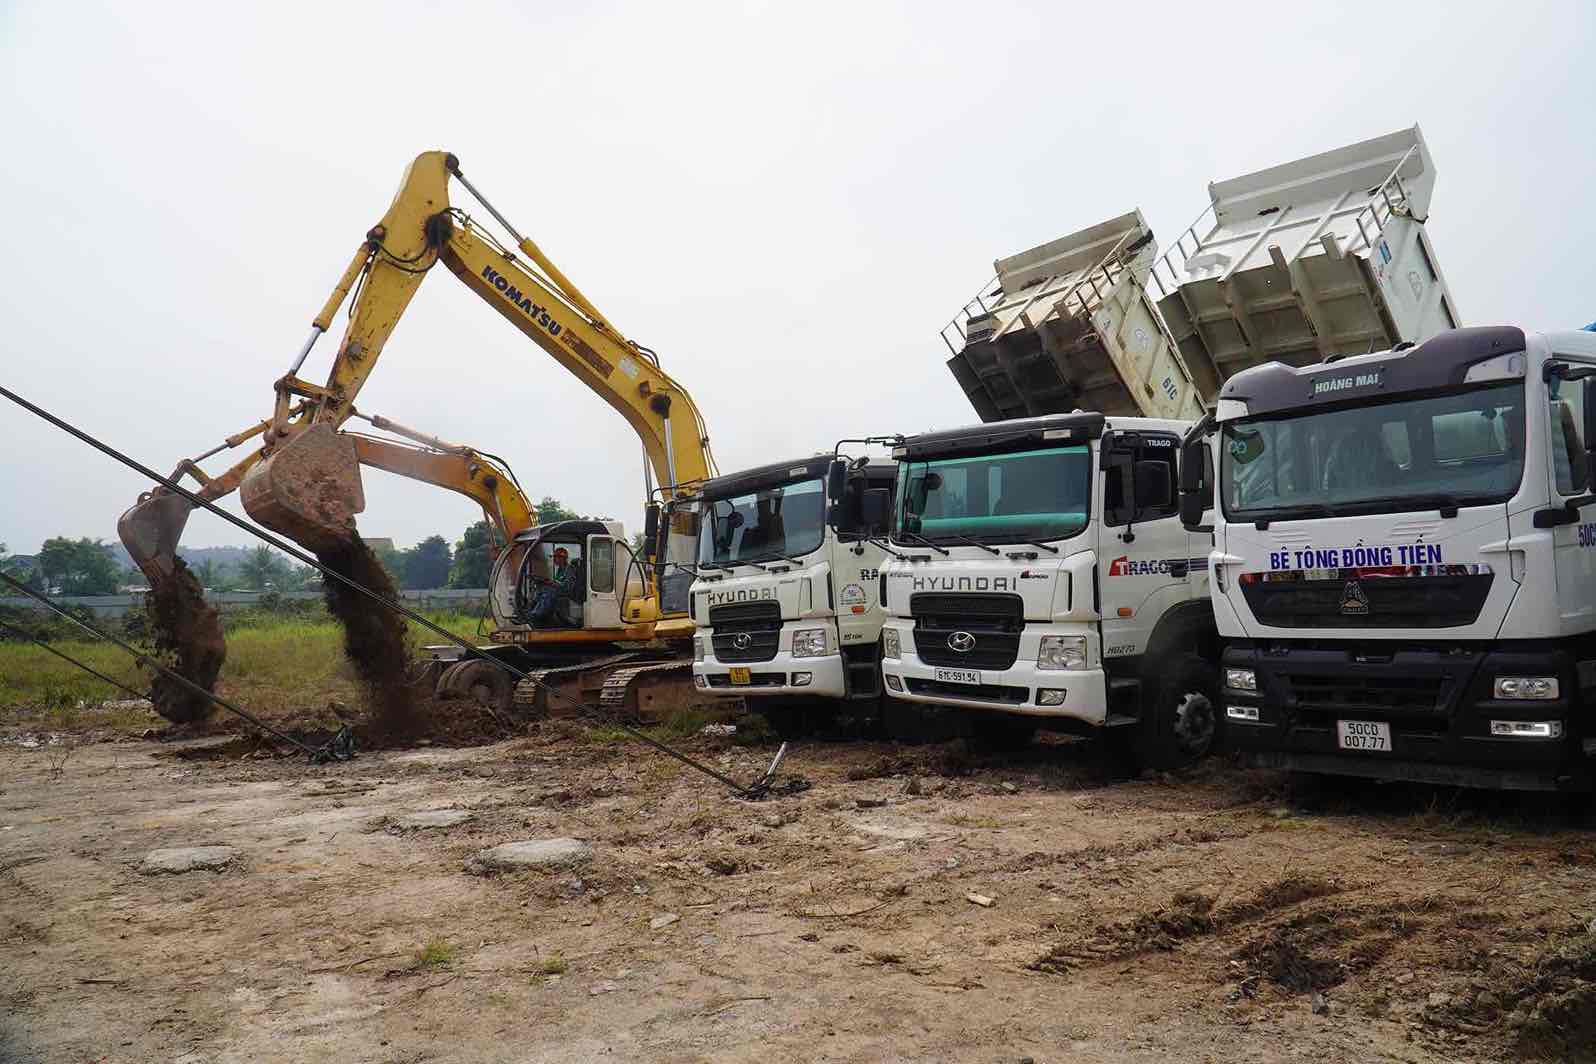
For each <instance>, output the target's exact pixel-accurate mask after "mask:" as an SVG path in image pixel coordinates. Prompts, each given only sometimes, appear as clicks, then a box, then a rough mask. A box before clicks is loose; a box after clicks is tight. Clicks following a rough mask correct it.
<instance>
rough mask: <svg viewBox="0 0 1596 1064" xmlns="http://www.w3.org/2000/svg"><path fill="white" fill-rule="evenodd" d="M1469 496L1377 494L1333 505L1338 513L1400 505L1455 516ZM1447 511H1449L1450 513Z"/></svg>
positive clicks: (1439, 493)
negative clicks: (1460, 497) (1369, 497)
mask: <svg viewBox="0 0 1596 1064" xmlns="http://www.w3.org/2000/svg"><path fill="white" fill-rule="evenodd" d="M1469 498H1470V496H1463V498H1462V499H1461V500H1460V499H1459V497H1458V496H1456V495H1452V494H1449V493H1447V492H1441V491H1438V492H1432V493H1430V494H1428V495H1377V496H1375V497H1374V498H1372V499H1353V500H1351V501H1349V502H1345V503H1342V504H1341V505H1340V506H1337V507H1335V510H1336V511H1337V512H1338V513H1347V512H1348V511H1351V510H1361V509H1363V508H1365V507H1368V506H1376V507H1386V506H1401V507H1403V508H1404V509H1414V510H1428V509H1431V508H1432V507H1433V508H1436V509H1439V510H1440V511H1441V516H1442V517H1448V516H1450V517H1456V516H1457V511H1458V508H1459V507H1460V506H1462V505H1463V503H1464V502H1467V501H1468V499H1469ZM1447 511H1451V512H1450V514H1449V513H1448V512H1447Z"/></svg>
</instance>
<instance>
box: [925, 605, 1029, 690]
mask: <svg viewBox="0 0 1596 1064" xmlns="http://www.w3.org/2000/svg"><path fill="white" fill-rule="evenodd" d="M909 615H910V616H911V617H913V618H914V649H915V653H917V654H918V655H919V656H920V660H921V661H923V662H925V663H926V664H928V665H943V666H947V667H949V668H956V669H957V668H962V669H1006V668H1008V667H1009V666H1011V665H1013V664H1014V659H1015V658H1017V657H1018V656H1019V653H1020V633H1021V632H1022V631H1024V629H1025V600H1024V599H1022V598H1020V596H1018V595H968V594H926V593H922V594H918V595H912V596H910V598H909ZM955 633H968V634H969V635H970V636H972V637H974V644H973V645H972V646H971V647H970V649H969V650H967V651H963V652H961V651H957V650H954V649H953V647H952V645H951V643H950V640H951V639H952V638H953V636H954V635H955ZM1022 701H1023V699H1022Z"/></svg>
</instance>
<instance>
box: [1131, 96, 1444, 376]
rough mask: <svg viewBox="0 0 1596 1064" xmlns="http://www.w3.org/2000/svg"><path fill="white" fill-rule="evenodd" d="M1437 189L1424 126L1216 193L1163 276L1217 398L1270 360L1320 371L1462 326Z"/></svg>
mask: <svg viewBox="0 0 1596 1064" xmlns="http://www.w3.org/2000/svg"><path fill="white" fill-rule="evenodd" d="M1434 185H1435V163H1434V162H1433V161H1432V160H1431V159H1430V153H1429V149H1428V148H1427V147H1426V146H1425V143H1424V137H1423V135H1422V134H1421V133H1420V132H1419V127H1418V126H1413V127H1412V128H1411V129H1404V130H1400V131H1398V132H1396V133H1390V134H1387V135H1385V136H1383V137H1375V138H1374V139H1372V140H1365V141H1360V142H1359V143H1357V144H1349V145H1347V146H1345V147H1341V148H1337V149H1335V150H1334V151H1327V152H1323V153H1321V154H1319V155H1312V156H1309V157H1308V158H1306V159H1298V160H1296V161H1294V162H1289V163H1284V164H1282V165H1280V166H1272V167H1270V168H1269V169H1267V170H1259V171H1257V172H1256V173H1251V174H1245V175H1243V176H1241V177H1236V178H1231V179H1230V180H1228V181H1216V182H1214V183H1212V184H1210V185H1209V186H1208V195H1209V200H1210V203H1209V206H1208V208H1207V209H1206V210H1205V211H1203V213H1202V215H1200V216H1199V217H1198V219H1197V221H1196V222H1194V223H1192V225H1191V226H1190V227H1189V228H1188V229H1187V230H1186V231H1185V232H1184V233H1182V234H1181V235H1180V238H1179V239H1178V240H1176V241H1175V244H1174V246H1173V247H1171V248H1170V249H1169V251H1168V252H1166V253H1165V255H1164V256H1163V257H1162V258H1161V259H1159V260H1158V262H1157V264H1156V265H1155V267H1154V269H1153V280H1152V286H1153V289H1154V291H1155V292H1156V293H1157V296H1158V307H1159V310H1160V311H1162V312H1163V316H1164V320H1165V321H1166V322H1167V323H1168V326H1169V330H1170V332H1171V333H1172V334H1173V336H1174V338H1175V342H1176V343H1177V344H1178V345H1179V348H1180V351H1181V354H1182V355H1184V356H1185V360H1186V364H1187V365H1188V366H1190V367H1191V370H1192V372H1193V374H1195V376H1196V377H1197V380H1198V381H1199V383H1201V384H1202V385H1203V387H1204V390H1205V391H1207V390H1210V389H1212V388H1215V387H1217V386H1218V384H1219V383H1221V382H1222V381H1223V380H1224V379H1225V378H1227V377H1229V376H1231V375H1232V374H1234V373H1236V372H1238V371H1240V370H1243V369H1246V368H1247V367H1248V366H1253V365H1257V364H1258V363H1260V362H1269V361H1280V362H1285V363H1287V364H1289V365H1293V366H1301V365H1307V364H1309V363H1313V362H1319V361H1322V360H1323V359H1325V358H1327V357H1329V356H1331V355H1348V354H1365V353H1367V352H1370V351H1382V350H1386V349H1388V348H1391V347H1394V346H1396V345H1397V344H1398V343H1401V342H1403V341H1405V340H1406V341H1412V342H1414V343H1418V342H1420V341H1423V340H1425V339H1427V338H1429V337H1431V336H1434V335H1435V334H1436V333H1438V332H1441V331H1442V330H1445V329H1450V328H1454V327H1456V326H1457V325H1458V324H1459V320H1458V317H1457V310H1456V306H1455V304H1454V303H1453V301H1452V296H1451V293H1450V292H1448V291H1447V287H1446V281H1445V279H1444V278H1443V277H1442V276H1441V270H1440V266H1439V265H1438V264H1437V262H1436V258H1435V254H1434V251H1433V250H1432V249H1431V247H1430V242H1429V238H1428V236H1426V234H1425V231H1424V222H1425V219H1426V218H1427V217H1428V215H1429V211H1430V193H1431V190H1432V189H1433V188H1434Z"/></svg>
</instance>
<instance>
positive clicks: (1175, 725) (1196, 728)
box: [1135, 653, 1222, 770]
mask: <svg viewBox="0 0 1596 1064" xmlns="http://www.w3.org/2000/svg"><path fill="white" fill-rule="evenodd" d="M1159 672H1160V673H1161V674H1162V675H1161V676H1159V677H1148V678H1147V679H1146V680H1144V681H1143V682H1144V683H1145V684H1146V685H1147V686H1146V687H1145V688H1144V690H1147V691H1149V692H1150V694H1149V695H1148V696H1147V697H1146V699H1145V700H1144V701H1143V703H1142V713H1143V718H1144V719H1143V721H1142V723H1141V726H1140V727H1138V728H1136V729H1135V731H1136V733H1137V734H1136V744H1135V746H1136V748H1135V754H1136V760H1137V762H1138V763H1139V764H1140V766H1141V767H1142V768H1151V769H1157V770H1164V769H1177V768H1189V767H1190V766H1192V765H1194V764H1196V763H1197V762H1198V761H1200V760H1202V759H1203V758H1204V757H1206V756H1208V755H1209V754H1210V753H1212V752H1213V750H1214V749H1215V747H1216V746H1217V745H1218V742H1219V733H1220V727H1221V724H1222V718H1221V716H1220V709H1219V676H1218V669H1217V668H1216V667H1215V666H1214V664H1213V662H1210V661H1206V660H1204V659H1203V658H1201V657H1199V656H1197V655H1196V654H1190V653H1187V654H1181V655H1180V656H1179V657H1177V658H1176V659H1175V660H1174V661H1172V662H1170V663H1169V664H1168V666H1167V667H1165V668H1161V669H1159Z"/></svg>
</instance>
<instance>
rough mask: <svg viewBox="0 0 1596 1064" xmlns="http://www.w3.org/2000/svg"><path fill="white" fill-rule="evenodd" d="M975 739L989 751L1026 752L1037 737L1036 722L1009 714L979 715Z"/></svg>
mask: <svg viewBox="0 0 1596 1064" xmlns="http://www.w3.org/2000/svg"><path fill="white" fill-rule="evenodd" d="M973 724H974V735H973V738H974V740H975V742H976V744H977V745H979V746H982V747H985V748H986V749H988V750H1024V749H1025V748H1026V747H1027V746H1030V745H1031V739H1032V738H1033V737H1034V736H1035V735H1036V722H1035V721H1033V720H1031V718H1029V717H1021V716H1017V715H1013V714H1009V713H978V714H977V715H976V716H975V717H974V721H973Z"/></svg>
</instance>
